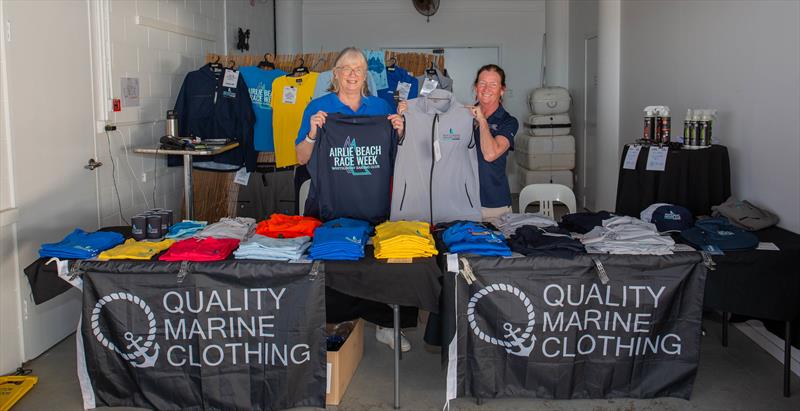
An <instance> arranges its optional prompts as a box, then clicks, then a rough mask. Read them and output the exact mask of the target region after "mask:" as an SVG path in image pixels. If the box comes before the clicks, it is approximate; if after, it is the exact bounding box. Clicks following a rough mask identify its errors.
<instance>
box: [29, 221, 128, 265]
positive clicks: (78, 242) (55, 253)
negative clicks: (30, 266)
mask: <svg viewBox="0 0 800 411" xmlns="http://www.w3.org/2000/svg"><path fill="white" fill-rule="evenodd" d="M123 241H125V237H123V236H122V234H120V233H117V232H113V231H96V232H94V233H87V232H86V231H83V230H81V229H80V228H76V229H75V231H73V232H71V233H70V234H69V235H67V236H66V237H64V239H63V240H61V241H59V242H57V243H47V244H42V246H41V248H39V257H56V258H75V259H86V258H92V257H94V256H96V255H97V254H100V253H101V252H103V251H105V250H108V249H110V248H112V247H114V246H116V245H119V244H122V242H123Z"/></svg>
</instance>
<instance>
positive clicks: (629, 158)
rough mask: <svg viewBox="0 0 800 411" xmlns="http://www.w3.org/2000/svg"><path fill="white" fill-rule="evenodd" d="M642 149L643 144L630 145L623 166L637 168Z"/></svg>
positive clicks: (627, 168)
mask: <svg viewBox="0 0 800 411" xmlns="http://www.w3.org/2000/svg"><path fill="white" fill-rule="evenodd" d="M640 151H642V146H630V147H628V153H627V154H625V162H624V163H623V164H622V168H624V169H626V170H636V160H638V159H639V152H640Z"/></svg>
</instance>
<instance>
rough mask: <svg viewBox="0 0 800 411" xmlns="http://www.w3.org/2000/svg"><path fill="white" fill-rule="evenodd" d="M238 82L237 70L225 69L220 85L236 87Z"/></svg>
mask: <svg viewBox="0 0 800 411" xmlns="http://www.w3.org/2000/svg"><path fill="white" fill-rule="evenodd" d="M238 82H239V72H238V71H235V70H229V69H225V78H224V79H223V80H222V87H231V88H236V84H237V83H238Z"/></svg>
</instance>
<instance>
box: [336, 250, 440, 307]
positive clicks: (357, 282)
mask: <svg viewBox="0 0 800 411" xmlns="http://www.w3.org/2000/svg"><path fill="white" fill-rule="evenodd" d="M364 254H365V255H366V256H365V257H364V258H363V259H361V260H359V261H325V285H326V286H328V287H331V288H333V289H334V290H336V291H339V292H342V293H345V294H348V295H352V296H355V297H360V298H365V299H368V300H373V301H379V302H382V303H386V304H398V305H405V306H412V307H419V308H421V309H423V310H426V311H430V312H434V313H437V312H439V294H440V293H441V289H442V287H441V285H440V282H439V277H441V276H442V272H441V270H440V269H439V266H438V265H437V264H436V260H435V259H434V258H432V257H431V258H415V259H413V261H412V262H411V263H407V264H406V263H388V262H386V260H379V259H376V258H375V257H374V252H373V248H372V246H367V248H366V249H365V250H364Z"/></svg>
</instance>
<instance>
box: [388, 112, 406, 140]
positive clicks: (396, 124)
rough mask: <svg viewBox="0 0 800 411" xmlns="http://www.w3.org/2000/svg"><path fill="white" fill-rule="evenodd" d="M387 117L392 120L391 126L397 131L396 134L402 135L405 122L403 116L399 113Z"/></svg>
mask: <svg viewBox="0 0 800 411" xmlns="http://www.w3.org/2000/svg"><path fill="white" fill-rule="evenodd" d="M387 118H388V119H389V121H391V122H392V128H394V129H395V130H396V131H397V135H398V136H402V135H403V131H405V122H404V121H403V117H401V116H400V115H399V114H390V115H389V117H387Z"/></svg>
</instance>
